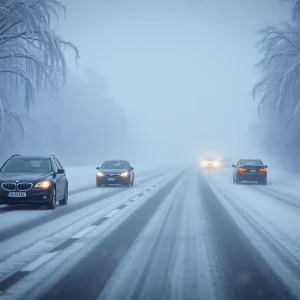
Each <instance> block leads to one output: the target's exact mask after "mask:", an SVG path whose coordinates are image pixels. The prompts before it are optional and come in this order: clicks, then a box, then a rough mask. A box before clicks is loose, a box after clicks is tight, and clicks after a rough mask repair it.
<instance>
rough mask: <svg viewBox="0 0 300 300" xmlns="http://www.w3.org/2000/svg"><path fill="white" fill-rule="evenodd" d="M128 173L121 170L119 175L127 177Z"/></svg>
mask: <svg viewBox="0 0 300 300" xmlns="http://www.w3.org/2000/svg"><path fill="white" fill-rule="evenodd" d="M128 175H129V173H128V172H127V171H126V172H123V173H122V174H121V175H120V176H121V177H128Z"/></svg>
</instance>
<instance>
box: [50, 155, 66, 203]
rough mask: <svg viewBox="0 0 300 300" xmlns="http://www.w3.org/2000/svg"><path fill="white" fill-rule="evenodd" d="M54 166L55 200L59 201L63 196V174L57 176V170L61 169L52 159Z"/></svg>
mask: <svg viewBox="0 0 300 300" xmlns="http://www.w3.org/2000/svg"><path fill="white" fill-rule="evenodd" d="M53 161H54V163H55V166H56V177H55V178H56V198H57V199H61V198H62V197H63V196H64V193H65V189H64V176H65V174H57V170H58V169H62V166H61V165H60V163H59V162H58V160H57V159H56V158H54V159H53Z"/></svg>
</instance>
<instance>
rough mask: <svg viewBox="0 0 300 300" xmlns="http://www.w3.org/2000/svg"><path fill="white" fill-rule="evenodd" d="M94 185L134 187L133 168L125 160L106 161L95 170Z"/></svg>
mask: <svg viewBox="0 0 300 300" xmlns="http://www.w3.org/2000/svg"><path fill="white" fill-rule="evenodd" d="M96 169H97V170H98V172H97V174H96V185H97V187H101V186H103V185H105V186H107V185H112V184H113V185H124V186H127V187H129V186H133V185H134V168H133V167H132V166H131V165H130V163H129V161H127V160H107V161H105V162H104V163H103V164H102V166H101V167H97V168H96Z"/></svg>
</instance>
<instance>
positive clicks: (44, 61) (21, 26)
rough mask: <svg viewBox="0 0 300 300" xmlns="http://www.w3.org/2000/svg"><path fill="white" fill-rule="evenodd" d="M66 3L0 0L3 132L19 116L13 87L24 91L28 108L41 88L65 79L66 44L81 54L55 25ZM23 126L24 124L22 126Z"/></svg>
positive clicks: (52, 86)
mask: <svg viewBox="0 0 300 300" xmlns="http://www.w3.org/2000/svg"><path fill="white" fill-rule="evenodd" d="M61 12H62V13H65V7H64V6H63V4H62V3H61V2H59V1H57V0H26V1H24V0H2V1H1V2H0V92H1V93H0V126H1V128H0V134H1V133H2V138H3V134H4V133H5V132H7V131H5V128H4V126H5V125H7V124H8V122H11V121H12V120H15V121H16V122H18V123H19V124H20V127H22V125H21V122H20V118H19V117H18V115H17V114H14V113H13V111H12V105H11V104H12V102H13V99H11V97H10V92H11V91H12V90H21V91H22V92H24V98H23V101H24V105H25V107H26V110H27V111H29V109H30V107H31V105H32V104H34V96H35V94H36V93H37V92H39V91H40V90H41V88H50V90H52V91H53V90H56V89H57V88H58V86H59V83H64V82H65V80H66V75H67V65H66V60H65V54H64V51H65V49H66V48H69V49H71V50H72V51H74V53H75V61H76V63H77V60H78V58H79V54H78V50H77V48H76V46H75V45H73V44H72V43H70V42H68V41H65V40H64V39H62V38H61V37H59V36H58V35H57V34H56V33H55V32H54V31H53V30H52V29H51V22H52V20H53V18H55V19H56V21H59V17H60V13H61ZM22 130H24V128H23V127H22Z"/></svg>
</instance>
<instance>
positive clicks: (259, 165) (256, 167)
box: [232, 159, 268, 185]
mask: <svg viewBox="0 0 300 300" xmlns="http://www.w3.org/2000/svg"><path fill="white" fill-rule="evenodd" d="M232 167H233V168H234V170H233V182H234V183H240V182H243V181H252V182H258V183H260V184H264V185H265V184H267V176H268V175H267V168H268V166H267V165H264V164H263V162H262V161H261V160H260V159H240V160H239V161H238V163H237V164H236V165H232Z"/></svg>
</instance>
